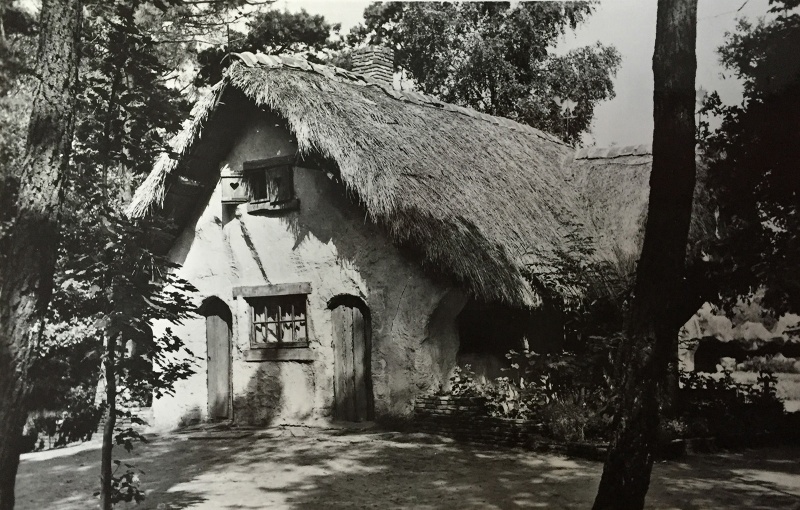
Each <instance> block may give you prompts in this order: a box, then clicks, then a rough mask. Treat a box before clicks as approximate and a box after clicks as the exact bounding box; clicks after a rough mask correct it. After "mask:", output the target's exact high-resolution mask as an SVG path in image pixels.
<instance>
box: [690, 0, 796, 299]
mask: <svg viewBox="0 0 800 510" xmlns="http://www.w3.org/2000/svg"><path fill="white" fill-rule="evenodd" d="M771 3H772V4H773V7H772V9H771V11H772V18H771V19H769V20H761V21H758V22H757V23H751V22H748V21H746V20H742V21H740V23H739V25H738V27H737V30H736V31H735V32H733V33H730V34H728V36H727V39H726V41H725V44H724V45H723V46H722V47H721V48H719V54H720V57H721V60H722V63H723V64H724V65H725V66H726V67H727V68H728V69H729V70H730V71H731V72H732V73H733V74H734V75H735V76H737V77H738V78H740V79H741V80H743V82H744V100H743V101H742V103H741V104H738V105H723V104H722V103H721V102H720V100H719V96H718V95H716V94H711V95H710V97H709V98H708V100H707V101H706V103H705V106H704V108H703V113H710V114H714V115H717V116H719V117H720V118H721V120H722V123H721V126H720V127H719V128H718V129H716V130H713V131H712V130H710V129H709V128H708V122H705V123H704V126H703V129H701V143H702V147H703V149H704V153H705V157H706V160H707V164H708V166H709V174H710V184H711V186H712V188H713V191H714V194H715V196H716V199H717V201H718V205H719V216H720V223H721V226H722V228H721V230H720V236H719V238H718V239H717V240H716V242H714V243H713V245H712V246H711V247H710V255H711V257H710V259H711V261H712V265H711V268H712V277H713V279H714V281H715V285H714V287H715V288H717V289H719V291H720V292H721V293H722V296H723V298H724V300H725V302H726V304H728V305H733V304H735V303H736V301H737V299H738V298H739V297H740V296H749V295H752V294H753V293H754V292H755V291H756V290H758V289H763V290H764V297H763V299H762V305H763V306H765V307H766V308H768V309H771V310H772V311H773V312H775V313H776V314H781V313H785V312H787V311H794V312H797V311H798V310H800V264H798V261H799V260H800V239H798V237H797V232H798V231H800V174H798V170H797V161H798V159H800V126H798V123H797V119H798V118H800V14H798V13H797V12H796V7H797V5H798V2H797V1H794V0H786V1H784V0H775V1H773V2H771Z"/></svg>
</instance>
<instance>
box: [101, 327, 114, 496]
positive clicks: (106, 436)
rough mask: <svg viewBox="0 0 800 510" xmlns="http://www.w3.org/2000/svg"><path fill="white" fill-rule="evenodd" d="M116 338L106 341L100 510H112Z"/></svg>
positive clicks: (112, 336) (109, 336) (110, 337)
mask: <svg viewBox="0 0 800 510" xmlns="http://www.w3.org/2000/svg"><path fill="white" fill-rule="evenodd" d="M116 354H117V340H116V336H114V335H108V337H107V339H106V362H105V371H106V406H107V407H106V424H105V426H104V427H103V450H102V452H101V453H100V508H102V509H103V510H111V509H112V508H113V507H114V505H113V503H112V502H111V477H112V475H113V473H114V470H113V469H112V466H111V452H112V450H113V449H114V427H115V426H116V424H117V373H116Z"/></svg>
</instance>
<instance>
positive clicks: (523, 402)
mask: <svg viewBox="0 0 800 510" xmlns="http://www.w3.org/2000/svg"><path fill="white" fill-rule="evenodd" d="M507 357H508V358H509V360H511V362H512V363H511V367H512V368H511V369H510V371H511V372H513V377H498V378H497V379H495V380H493V381H485V380H484V381H480V382H479V381H478V378H477V376H476V375H475V374H474V373H473V372H472V370H471V367H470V366H469V365H467V366H465V367H463V368H462V367H456V368H455V369H454V371H453V374H452V376H451V377H450V391H449V392H448V393H447V394H449V395H452V396H462V397H481V398H482V399H484V401H485V411H486V413H487V415H488V416H493V417H497V418H509V419H521V420H531V421H534V422H539V423H541V424H542V426H543V431H544V432H545V434H547V435H548V436H550V437H552V438H553V439H556V440H559V441H568V442H569V441H584V440H586V439H587V438H590V439H605V438H607V437H608V436H609V433H610V430H611V429H610V426H611V413H610V408H611V405H610V404H611V402H612V398H611V396H610V395H611V387H610V385H608V384H606V385H603V384H601V385H598V386H592V385H590V384H589V383H588V381H590V380H592V375H591V374H590V372H591V371H589V372H587V371H586V370H585V367H584V366H583V365H584V363H585V360H582V359H580V358H579V357H578V356H576V355H575V354H573V353H568V352H561V353H551V354H538V353H535V352H533V351H529V350H527V349H526V350H523V351H522V352H516V351H511V352H509V353H508V355H507ZM602 380H603V381H608V380H610V379H609V378H608V377H607V376H606V377H605V378H604V379H602Z"/></svg>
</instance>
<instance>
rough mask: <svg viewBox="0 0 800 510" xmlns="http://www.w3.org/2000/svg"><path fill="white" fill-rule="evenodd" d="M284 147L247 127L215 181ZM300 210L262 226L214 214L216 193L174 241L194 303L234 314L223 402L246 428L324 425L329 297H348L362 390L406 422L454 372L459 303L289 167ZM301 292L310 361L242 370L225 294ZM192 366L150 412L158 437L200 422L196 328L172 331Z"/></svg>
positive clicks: (342, 199)
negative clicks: (237, 289)
mask: <svg viewBox="0 0 800 510" xmlns="http://www.w3.org/2000/svg"><path fill="white" fill-rule="evenodd" d="M295 151H296V146H295V143H294V140H293V139H292V137H291V135H290V133H289V132H288V131H287V130H286V129H285V128H284V127H283V124H282V123H281V122H280V121H279V120H278V119H276V118H274V117H271V116H269V115H267V114H260V115H258V116H256V117H254V118H253V119H252V120H251V121H249V124H248V126H247V128H246V129H245V130H244V134H243V135H242V136H241V137H240V139H239V140H238V141H237V142H236V143H235V145H234V147H233V149H232V150H231V152H230V154H228V156H227V157H226V158H225V159H224V160H223V161H222V162H220V165H219V166H220V170H221V172H222V173H226V172H229V171H231V170H240V169H241V168H242V163H243V162H244V161H248V160H255V159H264V158H268V157H273V156H279V155H286V154H292V153H294V152H295ZM294 184H295V192H296V196H297V197H298V198H299V199H300V208H299V210H298V211H292V212H287V213H283V214H281V215H276V216H266V215H258V214H251V213H248V212H247V210H246V205H239V206H223V205H222V203H221V184H219V183H218V184H217V187H216V189H215V190H214V192H213V194H212V195H211V198H210V200H209V202H208V203H207V205H206V206H205V207H204V208H203V209H202V211H201V212H199V213H198V217H197V221H196V223H191V224H190V225H189V226H188V227H187V228H186V229H185V231H184V232H183V233H182V235H181V236H180V237H179V239H178V241H177V242H176V245H175V246H174V248H173V250H172V251H171V253H170V257H171V258H172V260H174V261H175V262H178V263H180V264H182V268H181V270H180V274H181V276H182V277H183V278H185V279H187V280H188V281H190V282H191V283H193V284H194V285H195V286H196V287H197V288H198V290H199V292H200V294H201V295H202V296H204V297H208V296H217V297H219V298H220V299H222V300H223V301H224V302H225V303H226V304H227V305H228V306H229V308H230V309H231V312H232V315H233V347H232V392H233V399H234V419H235V420H236V421H239V422H244V423H254V424H275V423H280V422H306V423H309V422H311V423H313V422H324V421H326V420H328V419H329V417H330V412H331V408H332V404H333V377H334V367H333V359H334V353H333V326H332V323H331V311H330V310H329V309H328V308H327V306H328V303H329V301H330V299H331V298H333V297H335V296H337V295H342V294H348V295H353V296H358V297H360V298H361V299H363V301H364V302H365V303H366V304H367V306H368V307H369V309H370V312H371V316H372V354H371V360H372V386H373V394H374V401H375V413H376V415H377V416H380V415H405V414H408V413H410V412H411V405H412V402H413V398H414V396H415V395H417V394H418V393H420V392H426V391H428V390H430V389H431V388H434V387H438V386H439V385H441V384H442V383H444V382H446V379H447V377H448V375H449V372H450V371H451V370H452V368H453V366H454V365H455V362H456V353H457V350H458V331H457V328H456V320H455V318H456V316H457V314H458V313H459V312H460V310H461V308H462V307H463V305H464V303H465V297H464V295H463V293H462V292H461V291H460V290H458V289H456V288H451V287H449V286H448V285H446V284H443V283H437V282H434V281H432V280H431V279H430V278H429V277H427V276H426V275H425V274H424V273H423V272H422V270H421V269H420V267H419V266H418V264H417V263H416V262H414V261H412V260H411V259H409V258H408V257H407V256H405V255H404V254H402V253H401V252H400V251H399V250H398V249H397V248H395V247H394V246H393V245H392V244H391V243H390V242H389V240H388V238H387V237H386V235H385V234H384V233H383V232H382V231H381V230H380V229H379V228H377V227H375V226H374V225H372V224H370V223H369V222H368V220H367V219H366V217H365V213H364V211H363V209H360V208H359V207H357V206H355V205H354V204H353V203H352V201H351V200H350V199H349V198H348V197H347V196H346V193H345V190H344V188H343V186H342V185H340V184H338V183H336V182H334V181H333V180H332V179H331V177H329V176H328V175H327V174H326V173H325V172H323V171H321V170H316V169H307V168H296V170H295V175H294ZM298 282H310V283H311V289H312V291H311V294H309V296H308V305H307V306H308V309H307V310H308V333H309V339H310V341H311V349H313V350H314V351H315V353H316V355H317V360H316V361H314V362H311V363H308V362H294V361H262V362H248V361H245V359H244V353H245V351H246V350H247V349H249V333H248V331H249V330H248V328H249V323H248V321H247V310H248V305H247V303H246V301H245V300H244V299H242V298H234V297H233V296H232V287H234V286H252V285H262V284H278V283H298ZM173 329H174V330H175V332H176V333H177V334H178V335H180V336H181V337H182V338H184V340H185V341H186V342H187V345H188V347H189V348H190V349H191V350H192V351H194V353H195V354H197V355H198V357H199V358H200V359H199V365H198V367H197V373H196V374H195V375H193V376H192V377H191V378H190V379H188V380H186V381H182V382H180V383H178V385H177V387H176V392H175V396H174V397H164V398H161V399H158V400H156V401H155V402H154V417H155V421H156V423H155V425H156V428H159V429H168V428H174V427H175V426H177V425H179V424H180V423H181V422H182V421H183V422H186V421H189V420H192V419H201V420H202V419H206V416H207V389H206V377H207V375H206V364H205V359H206V345H205V342H206V338H205V319H204V318H202V317H200V318H198V319H193V320H190V321H188V322H187V323H186V324H184V325H182V326H179V327H177V328H176V327H173Z"/></svg>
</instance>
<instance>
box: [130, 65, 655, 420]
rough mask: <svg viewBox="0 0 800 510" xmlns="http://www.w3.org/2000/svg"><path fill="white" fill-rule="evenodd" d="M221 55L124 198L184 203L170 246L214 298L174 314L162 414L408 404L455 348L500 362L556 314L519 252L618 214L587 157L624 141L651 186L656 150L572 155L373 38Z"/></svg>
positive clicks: (534, 255) (312, 412) (228, 414)
mask: <svg viewBox="0 0 800 510" xmlns="http://www.w3.org/2000/svg"><path fill="white" fill-rule="evenodd" d="M231 58H233V59H234V60H235V61H234V62H233V63H232V64H231V66H230V67H229V69H228V71H227V73H226V75H225V78H224V79H223V80H222V81H221V82H220V83H219V84H217V85H216V86H215V87H214V88H213V90H212V93H211V94H210V95H209V96H208V97H207V98H206V99H204V100H202V101H201V102H199V103H198V104H197V105H196V107H195V109H194V111H193V113H192V118H191V120H190V122H189V123H188V124H187V126H186V127H185V129H184V130H183V131H182V132H181V133H180V134H179V135H178V136H177V137H176V139H175V140H174V141H173V145H172V149H173V154H171V155H164V156H162V158H161V159H160V160H159V161H158V162H157V164H156V166H155V168H154V170H153V171H152V173H151V174H150V176H149V177H148V178H147V179H146V181H145V182H144V183H143V185H142V186H141V187H140V189H139V190H138V191H137V192H136V194H135V197H134V200H133V202H132V204H131V206H130V208H129V212H130V214H132V215H133V216H144V215H146V214H160V215H164V216H167V217H169V218H171V219H173V220H174V222H175V224H177V225H178V227H179V230H178V231H176V232H173V233H163V239H161V245H162V249H163V250H164V251H165V252H167V253H168V254H169V257H170V258H171V260H173V261H175V262H177V263H179V264H181V265H182V268H181V269H180V272H181V276H182V277H184V278H185V279H187V280H188V281H190V282H191V283H193V284H194V285H195V286H196V287H197V288H198V289H199V291H200V293H201V294H202V295H203V296H204V301H203V302H202V305H201V306H200V308H199V311H200V313H201V315H202V316H201V317H200V318H198V319H194V320H190V321H187V323H185V324H184V325H182V326H180V327H179V328H177V331H176V333H177V334H179V335H180V336H182V337H183V338H184V339H185V340H186V341H187V343H188V345H189V347H190V348H191V349H192V350H193V351H194V352H195V353H196V354H198V355H199V356H200V358H201V361H200V365H199V367H198V371H197V373H196V374H195V375H194V376H192V377H191V378H190V379H189V380H186V381H183V382H181V383H179V384H178V387H177V388H176V392H175V396H174V397H165V398H162V399H159V400H157V401H155V402H154V404H153V405H154V409H153V414H154V419H155V426H156V427H157V428H160V429H166V428H173V427H175V426H178V425H179V424H181V423H187V422H191V421H193V420H218V419H231V420H234V421H236V422H237V423H249V424H270V423H275V422H276V421H282V422H305V423H324V422H326V421H328V420H346V421H362V420H372V419H375V417H381V416H403V415H406V414H408V413H410V412H411V409H412V405H413V400H414V398H415V396H417V395H419V394H422V393H426V392H428V391H430V390H435V389H438V388H440V387H441V386H442V385H443V384H445V383H446V381H447V379H448V376H449V374H450V373H451V371H452V369H453V367H454V366H455V365H456V364H457V363H458V362H462V363H463V362H471V363H473V364H474V365H476V366H477V367H479V369H480V370H484V371H486V372H487V373H492V371H496V369H497V366H498V364H499V363H500V360H502V354H503V353H504V352H506V351H507V350H508V349H509V348H512V347H519V345H520V342H521V339H522V337H523V336H525V337H527V339H528V340H529V341H531V342H532V343H533V344H534V346H536V347H537V348H547V347H548V346H549V345H550V346H551V345H553V342H555V341H557V339H558V334H559V327H560V326H559V325H553V324H549V323H548V322H547V321H545V320H542V318H541V317H539V316H538V315H537V314H536V313H535V312H533V311H532V310H535V308H536V307H537V305H539V304H540V302H541V296H540V294H539V293H538V292H537V284H538V283H537V282H536V279H535V278H533V279H531V278H530V277H526V270H527V268H530V267H535V268H539V269H540V270H543V271H546V270H547V267H548V263H549V261H550V260H552V258H551V256H552V254H553V253H554V250H555V249H556V247H558V246H561V245H562V244H563V243H564V236H565V233H566V232H567V228H566V227H565V226H566V225H567V224H568V223H570V222H574V221H576V217H575V215H576V211H580V214H581V215H584V214H586V211H587V210H588V211H589V216H590V217H591V218H592V220H591V221H592V222H594V223H596V224H597V225H594V226H592V225H589V227H587V228H592V229H600V230H604V231H612V232H613V230H614V228H615V226H616V225H618V224H619V222H618V221H616V220H613V219H609V218H611V216H612V215H613V214H622V215H627V216H630V211H616V210H613V211H609V210H608V209H607V208H606V205H604V204H602V203H599V202H598V199H597V197H594V196H592V193H591V192H590V191H589V190H591V188H592V187H593V186H600V185H602V183H598V182H594V180H593V179H596V178H597V176H596V175H594V176H593V175H591V174H592V172H590V171H587V168H589V167H591V164H592V161H595V160H598V159H602V158H618V159H619V161H620V162H622V161H623V160H625V161H627V160H629V159H631V158H632V159H633V161H634V163H633V164H630V165H628V167H629V168H630V169H631V170H632V171H633V173H634V174H635V178H636V179H639V180H642V179H644V182H645V184H644V185H643V186H640V187H639V188H640V189H644V190H646V179H647V175H649V158H648V157H647V155H646V153H647V152H648V151H647V150H646V148H642V147H638V148H627V149H625V150H618V151H616V153H615V154H611V155H609V154H605V153H604V154H594V155H591V154H582V155H581V154H579V155H578V156H577V158H576V156H575V154H574V151H573V149H572V148H571V147H569V146H567V145H565V144H563V143H561V142H560V141H559V140H558V139H556V138H554V137H552V136H550V135H548V134H546V133H543V132H541V131H539V130H537V129H534V128H531V127H529V126H525V125H522V124H518V123H516V122H514V121H511V120H508V119H504V118H498V117H492V116H490V115H486V114H482V113H478V112H476V111H473V110H469V109H466V108H462V107H458V106H453V105H449V104H444V103H441V102H440V101H437V100H436V99H433V98H431V97H427V96H424V95H422V94H419V93H414V92H401V91H397V90H395V89H394V88H392V86H391V85H390V84H389V83H387V81H386V78H387V76H391V74H390V72H387V71H386V66H387V65H389V62H388V58H387V56H386V55H385V54H383V53H382V50H378V49H367V50H365V51H363V52H361V53H360V54H357V55H356V56H355V57H354V64H355V69H356V71H361V72H349V71H345V70H342V69H338V68H333V67H329V66H324V65H317V64H312V63H308V62H306V61H304V60H300V59H296V58H292V57H287V56H268V55H260V54H259V55H253V54H250V53H242V54H238V55H233V56H232V57H231ZM637 158H638V159H637ZM645 160H646V161H645ZM616 182H617V184H619V182H618V181H616ZM643 197H644V202H643V203H640V202H641V201H639V202H636V203H634V204H633V205H632V206H631V207H634V208H636V209H637V218H636V219H635V220H633V222H632V223H631V226H630V227H626V228H627V229H628V230H627V231H626V232H624V233H622V235H623V237H625V236H627V237H629V238H635V237H636V235H637V234H636V233H637V232H638V230H639V228H638V226H639V223H637V221H638V220H639V217H640V216H641V213H642V211H643V210H644V204H646V200H647V198H646V192H644V194H643ZM633 202H635V201H633ZM579 204H581V207H578V205H579ZM586 204H588V207H587V206H586ZM582 219H583V216H581V218H577V220H582ZM604 221H605V222H606V223H605V224H603V222H604ZM590 223H591V222H590ZM609 223H610V225H609ZM614 235H616V234H614ZM599 237H602V236H599ZM615 242H616V241H614V242H610V241H606V245H607V246H606V247H605V248H603V250H605V251H606V252H610V251H612V249H617V248H615V246H616V245H615ZM612 245H613V246H612ZM624 248H625V249H626V250H628V251H631V252H633V253H638V239H634V240H633V241H632V243H631V244H630V245H629V246H626V247H624ZM548 282H549V285H555V286H557V287H558V286H559V283H558V280H557V278H553V279H549V280H548ZM559 292H567V293H568V292H570V289H569V287H568V286H561V287H560V288H559Z"/></svg>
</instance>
